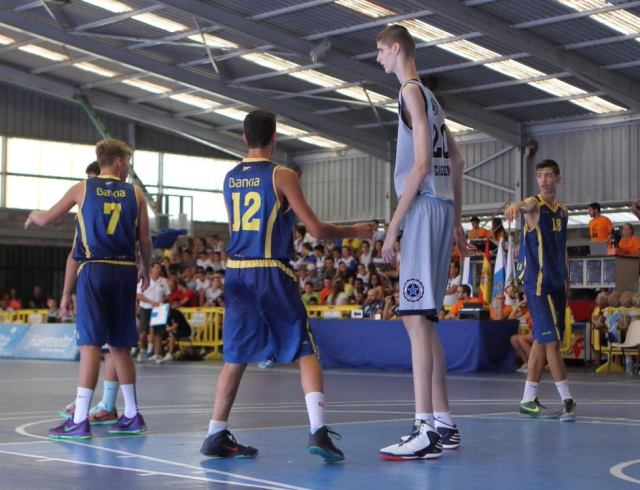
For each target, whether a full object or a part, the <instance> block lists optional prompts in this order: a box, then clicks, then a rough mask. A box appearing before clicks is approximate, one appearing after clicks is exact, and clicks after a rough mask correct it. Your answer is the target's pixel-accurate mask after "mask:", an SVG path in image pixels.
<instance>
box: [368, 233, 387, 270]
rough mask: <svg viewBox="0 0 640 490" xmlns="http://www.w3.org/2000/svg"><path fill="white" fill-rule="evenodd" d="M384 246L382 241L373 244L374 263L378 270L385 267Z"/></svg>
mask: <svg viewBox="0 0 640 490" xmlns="http://www.w3.org/2000/svg"><path fill="white" fill-rule="evenodd" d="M383 245H384V242H382V241H380V240H376V241H375V242H373V251H372V252H371V255H372V257H373V258H372V262H373V265H374V266H375V267H376V269H377V270H381V269H382V268H383V267H384V260H382V246H383Z"/></svg>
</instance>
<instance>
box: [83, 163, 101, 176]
mask: <svg viewBox="0 0 640 490" xmlns="http://www.w3.org/2000/svg"><path fill="white" fill-rule="evenodd" d="M84 172H85V173H86V174H94V175H100V164H99V163H98V160H96V161H94V162H91V163H90V164H89V165H87V169H86V170H85V171H84Z"/></svg>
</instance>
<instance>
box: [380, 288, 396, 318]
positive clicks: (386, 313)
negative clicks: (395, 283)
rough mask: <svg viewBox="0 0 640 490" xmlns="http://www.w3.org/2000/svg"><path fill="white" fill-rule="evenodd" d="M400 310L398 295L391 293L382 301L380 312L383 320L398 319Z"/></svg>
mask: <svg viewBox="0 0 640 490" xmlns="http://www.w3.org/2000/svg"><path fill="white" fill-rule="evenodd" d="M399 309H400V293H393V294H390V295H389V296H387V297H386V298H385V299H384V310H383V311H382V319H383V320H393V319H395V318H398V311H399Z"/></svg>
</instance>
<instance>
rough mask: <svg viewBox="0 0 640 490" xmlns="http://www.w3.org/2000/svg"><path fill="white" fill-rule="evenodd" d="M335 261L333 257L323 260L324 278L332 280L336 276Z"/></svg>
mask: <svg viewBox="0 0 640 490" xmlns="http://www.w3.org/2000/svg"><path fill="white" fill-rule="evenodd" d="M334 264H335V261H334V260H333V257H331V256H327V257H325V259H324V271H323V272H322V273H323V274H324V277H328V278H329V279H333V278H334V277H335V276H336V272H338V271H337V270H336V268H335V265H334Z"/></svg>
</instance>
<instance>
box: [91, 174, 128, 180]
mask: <svg viewBox="0 0 640 490" xmlns="http://www.w3.org/2000/svg"><path fill="white" fill-rule="evenodd" d="M96 177H98V178H99V179H113V180H122V179H120V177H116V176H115V175H96Z"/></svg>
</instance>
